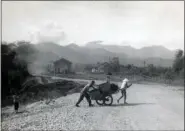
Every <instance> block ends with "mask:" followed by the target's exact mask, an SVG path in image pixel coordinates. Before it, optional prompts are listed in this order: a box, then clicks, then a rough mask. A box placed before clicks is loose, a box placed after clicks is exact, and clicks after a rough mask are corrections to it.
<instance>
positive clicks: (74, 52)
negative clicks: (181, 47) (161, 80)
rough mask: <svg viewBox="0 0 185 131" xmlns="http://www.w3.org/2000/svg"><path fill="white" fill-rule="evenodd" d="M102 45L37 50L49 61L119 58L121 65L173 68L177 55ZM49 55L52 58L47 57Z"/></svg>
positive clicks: (163, 50) (52, 46)
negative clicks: (151, 65)
mask: <svg viewBox="0 0 185 131" xmlns="http://www.w3.org/2000/svg"><path fill="white" fill-rule="evenodd" d="M101 43H102V41H92V42H88V43H87V44H86V45H85V46H78V45H76V44H75V43H72V44H69V45H67V46H60V45H58V44H55V43H39V44H37V45H36V48H37V49H38V50H40V51H42V52H45V54H44V55H45V58H48V61H49V59H53V58H56V59H57V58H61V57H63V58H66V59H68V60H70V61H72V62H73V63H81V64H94V63H97V62H105V61H108V60H109V58H111V57H115V56H117V57H119V59H120V63H121V64H134V65H136V66H143V62H144V61H146V64H154V65H157V66H158V65H160V66H171V65H172V63H173V58H174V54H175V51H171V50H168V49H166V48H165V47H162V46H151V47H144V48H141V49H135V48H133V47H131V46H119V45H103V44H101ZM47 53H48V56H50V57H47ZM51 53H52V54H51ZM42 55H43V54H42Z"/></svg>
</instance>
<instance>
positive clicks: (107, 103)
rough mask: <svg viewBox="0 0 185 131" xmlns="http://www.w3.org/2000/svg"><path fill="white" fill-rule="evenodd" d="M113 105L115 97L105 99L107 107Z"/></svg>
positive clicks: (109, 96) (110, 96)
mask: <svg viewBox="0 0 185 131" xmlns="http://www.w3.org/2000/svg"><path fill="white" fill-rule="evenodd" d="M112 103H113V97H112V95H108V96H106V97H105V100H104V101H103V104H104V105H106V106H110V105H112Z"/></svg>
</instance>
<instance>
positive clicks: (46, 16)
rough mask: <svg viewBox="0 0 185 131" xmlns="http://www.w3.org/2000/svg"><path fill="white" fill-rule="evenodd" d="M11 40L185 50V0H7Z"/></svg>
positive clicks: (6, 35) (6, 31)
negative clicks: (163, 47) (94, 42)
mask: <svg viewBox="0 0 185 131" xmlns="http://www.w3.org/2000/svg"><path fill="white" fill-rule="evenodd" d="M2 22H3V23H2V36H3V38H2V39H3V40H5V41H15V40H31V41H33V42H34V43H37V42H42V41H54V42H58V43H60V44H61V45H66V44H69V43H71V42H74V43H76V44H78V45H84V44H86V43H87V42H89V41H95V40H102V41H104V44H118V45H131V46H133V47H135V48H141V47H143V46H150V45H163V46H165V47H167V48H169V49H177V48H184V1H154V2H152V1H148V2H147V1H144V2H141V1H9V2H8V1H2Z"/></svg>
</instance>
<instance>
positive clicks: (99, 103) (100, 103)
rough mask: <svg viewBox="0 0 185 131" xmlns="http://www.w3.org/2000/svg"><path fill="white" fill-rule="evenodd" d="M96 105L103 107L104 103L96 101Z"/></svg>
mask: <svg viewBox="0 0 185 131" xmlns="http://www.w3.org/2000/svg"><path fill="white" fill-rule="evenodd" d="M96 103H97V104H98V105H100V106H102V105H104V101H103V100H96Z"/></svg>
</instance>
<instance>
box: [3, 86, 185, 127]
mask: <svg viewBox="0 0 185 131" xmlns="http://www.w3.org/2000/svg"><path fill="white" fill-rule="evenodd" d="M174 89H176V90H174ZM179 89H182V88H180V87H179ZM119 96H120V94H116V95H114V96H113V97H114V103H113V105H112V106H109V107H100V106H98V105H96V104H95V102H94V101H93V102H94V104H95V106H94V107H92V108H89V107H88V106H87V105H88V104H87V102H86V100H85V99H84V101H82V103H81V104H80V106H81V107H79V108H77V107H75V106H74V104H75V102H76V100H77V99H78V97H79V93H75V94H72V95H67V96H66V97H60V98H57V99H55V101H54V102H53V103H50V104H49V105H46V104H45V102H44V101H40V102H35V103H33V104H29V105H26V106H23V107H21V111H22V113H20V114H13V113H12V112H13V107H5V108H2V119H1V120H2V123H1V124H2V125H1V126H2V130H15V129H21V130H151V129H152V130H184V92H183V91H179V90H178V89H177V87H170V88H168V87H165V86H160V85H144V84H143V85H142V84H134V85H133V86H132V87H130V88H129V89H128V96H127V97H128V103H129V104H128V105H124V104H122V103H123V99H122V100H121V101H120V104H117V103H116V100H117V98H118V97H119Z"/></svg>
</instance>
